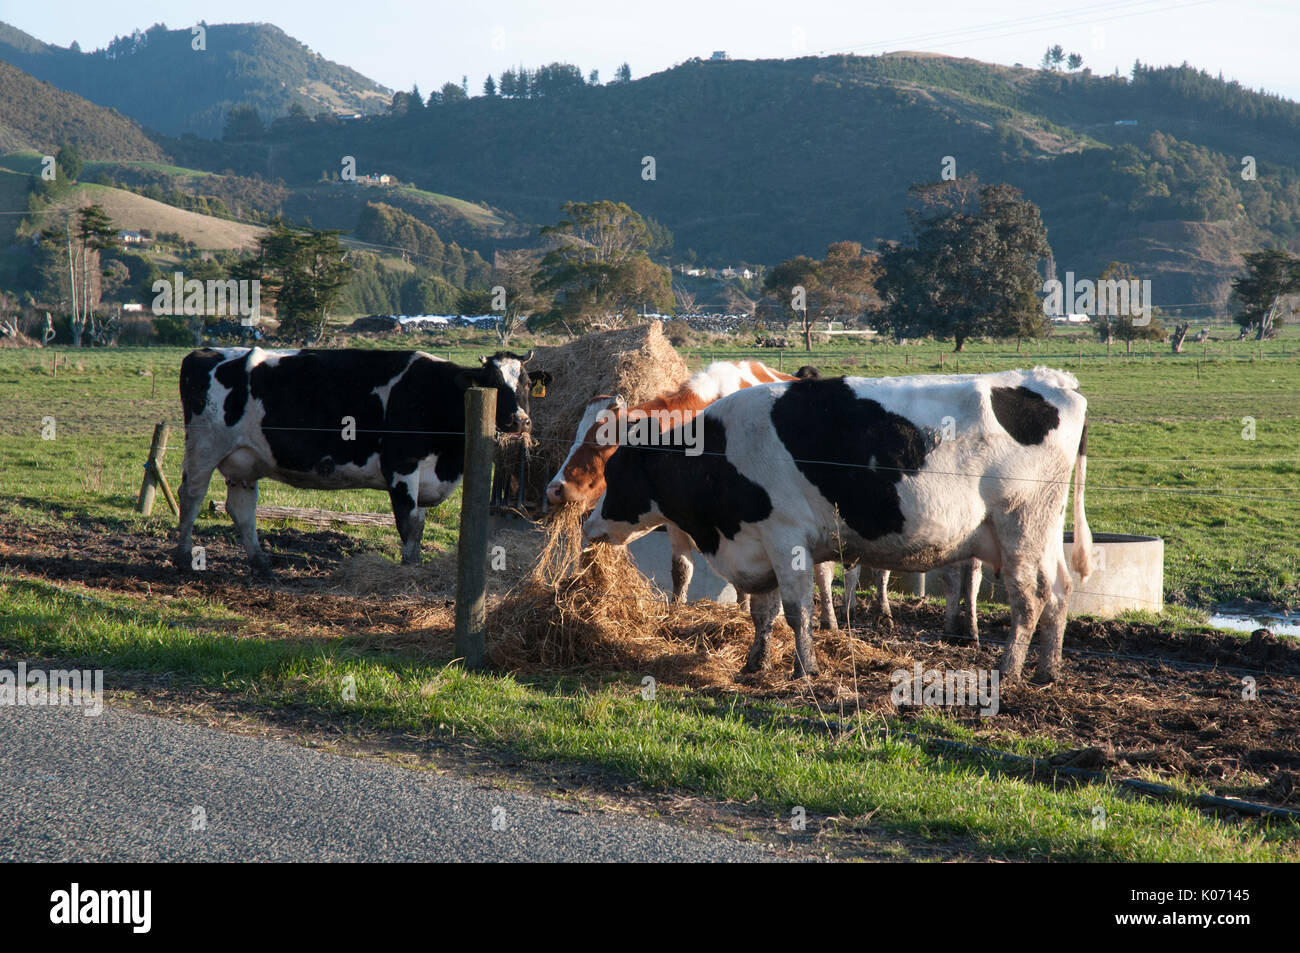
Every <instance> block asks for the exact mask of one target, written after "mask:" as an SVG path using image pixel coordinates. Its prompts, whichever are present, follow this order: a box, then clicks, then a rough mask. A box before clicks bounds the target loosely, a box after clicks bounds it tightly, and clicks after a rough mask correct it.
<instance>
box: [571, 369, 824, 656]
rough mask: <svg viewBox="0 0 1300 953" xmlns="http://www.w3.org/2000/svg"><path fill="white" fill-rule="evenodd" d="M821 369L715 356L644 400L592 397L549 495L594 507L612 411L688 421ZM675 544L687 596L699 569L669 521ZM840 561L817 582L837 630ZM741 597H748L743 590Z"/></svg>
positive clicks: (677, 577) (678, 586)
mask: <svg viewBox="0 0 1300 953" xmlns="http://www.w3.org/2000/svg"><path fill="white" fill-rule="evenodd" d="M818 376H819V375H818V373H817V369H816V368H814V367H812V366H804V367H801V368H800V369H799V372H798V374H797V375H793V374H783V373H782V372H780V371H775V370H773V369H772V368H770V367H768V366H767V365H766V364H764V363H763V362H762V361H715V362H714V363H712V364H710V365H709V366H708V367H706V368H704V370H702V371H698V372H696V373H695V374H693V375H691V377H690V378H688V379H687V381H686V383H684V384H682V386H681V387H679V388H677V389H676V390H675V391H671V392H670V393H667V394H662V395H660V396H659V397H655V398H653V399H651V400H648V401H646V402H644V403H642V404H637V405H635V406H633V407H629V406H627V404H626V403H625V402H623V401H622V400H621V398H618V397H610V396H607V395H602V396H599V397H593V398H592V399H591V400H590V401H589V402H588V403H587V406H586V408H585V409H584V410H583V414H582V420H581V421H580V422H579V424H578V431H577V433H576V434H575V435H574V441H573V446H572V447H570V449H569V455H568V456H567V457H566V458H565V460H564V463H563V464H561V465H560V469H559V470H558V471H557V472H556V474H555V476H554V477H553V478H552V479H551V482H550V484H548V485H547V487H546V500H547V502H548V503H550V504H552V505H557V506H558V505H563V504H566V503H576V504H580V505H581V506H582V507H583V508H584V509H587V510H590V509H591V508H592V507H593V506H595V505H596V501H597V500H599V499H600V497H601V494H602V493H604V492H605V464H606V462H607V461H608V460H609V458H610V456H611V455H612V454H613V453H614V451H615V450H616V449H618V443H617V441H615V440H612V439H606V437H605V434H607V433H608V432H609V431H610V430H616V429H617V428H610V427H607V426H606V425H607V424H608V423H610V422H611V415H612V416H614V417H623V418H633V419H636V418H648V419H651V420H659V421H663V422H665V424H664V425H665V426H667V422H668V421H672V422H673V424H674V425H675V424H680V423H687V422H689V421H690V420H691V419H692V418H694V417H695V415H696V414H698V413H699V412H700V411H701V410H703V409H704V408H705V407H707V406H709V404H711V403H713V402H714V401H715V400H718V399H720V398H722V397H726V396H727V395H728V394H734V393H735V392H736V391H739V390H743V389H744V388H746V387H754V386H757V385H760V384H771V383H775V382H778V381H793V380H812V379H816V378H817V377H818ZM668 538H669V543H670V545H671V546H672V554H673V555H672V578H673V601H674V602H677V603H684V602H686V594H687V590H688V589H689V588H690V584H691V576H692V575H693V574H694V572H695V566H694V563H693V562H692V561H691V550H692V548H693V547H692V545H691V540H690V537H689V536H687V535H686V534H685V533H683V532H682V531H681V530H679V529H678V528H677V527H675V526H672V525H671V524H670V525H669V526H668ZM834 569H835V566H834V564H833V563H830V562H827V563H823V564H819V565H818V566H817V570H816V572H817V587H818V591H819V592H820V593H821V596H822V614H821V624H822V625H823V626H824V627H826V628H829V629H831V630H832V631H838V628H839V627H838V625H837V623H836V621H835V610H834V605H833V603H832V601H831V580H832V577H833V575H834ZM740 598H741V601H742V603H743V602H744V601H745V597H744V596H741V597H740Z"/></svg>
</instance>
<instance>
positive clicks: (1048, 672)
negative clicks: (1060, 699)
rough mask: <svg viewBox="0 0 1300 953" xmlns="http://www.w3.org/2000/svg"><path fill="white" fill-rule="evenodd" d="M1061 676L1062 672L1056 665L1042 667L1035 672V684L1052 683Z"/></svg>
mask: <svg viewBox="0 0 1300 953" xmlns="http://www.w3.org/2000/svg"><path fill="white" fill-rule="evenodd" d="M1060 677H1061V673H1060V672H1059V671H1058V670H1057V669H1056V667H1055V666H1053V667H1052V668H1040V669H1038V671H1036V672H1034V684H1035V685H1050V684H1052V682H1054V681H1056V680H1057V679H1058V678H1060Z"/></svg>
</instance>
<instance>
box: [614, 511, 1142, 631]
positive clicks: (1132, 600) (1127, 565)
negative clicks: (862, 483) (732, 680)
mask: <svg viewBox="0 0 1300 953" xmlns="http://www.w3.org/2000/svg"><path fill="white" fill-rule="evenodd" d="M1073 542H1074V534H1073V533H1066V534H1065V550H1066V555H1067V557H1068V555H1069V550H1070V546H1071V544H1072V543H1073ZM628 550H629V552H630V553H631V554H632V558H633V560H634V561H635V562H636V565H637V568H638V569H640V570H641V572H643V573H644V574H645V575H646V576H647V577H648V578H649V579H650V581H651V582H653V583H654V584H655V585H656V586H658V587H659V588H660V589H662V590H663V591H664V592H672V588H673V584H672V570H671V564H672V548H671V547H670V546H669V543H668V534H667V533H664V532H655V533H648V534H646V535H645V536H643V537H641V538H640V539H638V540H637V541H636V542H634V543H632V545H631V546H629V547H628ZM692 556H693V558H694V560H695V575H694V576H693V577H692V578H691V586H690V591H689V598H690V600H691V601H692V602H694V601H695V600H697V599H713V600H715V601H717V602H722V603H732V602H735V601H736V592H735V590H734V589H733V588H732V587H731V585H730V584H729V583H727V582H725V581H724V580H722V579H721V578H719V577H718V576H717V575H716V574H715V573H714V572H713V570H712V569H710V568H709V564H708V562H707V561H706V560H705V559H704V557H703V556H701V555H700V554H699V553H693V554H692ZM1092 566H1093V570H1092V575H1091V576H1089V577H1088V581H1087V582H1086V583H1084V584H1083V585H1080V584H1079V577H1078V575H1077V574H1076V573H1074V572H1073V571H1071V572H1070V577H1071V578H1072V579H1073V580H1074V592H1073V593H1072V594H1071V596H1070V609H1069V614H1070V615H1072V616H1074V615H1091V616H1098V617H1100V618H1103V619H1111V618H1114V617H1115V616H1118V615H1120V614H1121V613H1123V612H1127V611H1129V610H1131V609H1146V610H1149V611H1151V612H1160V611H1161V610H1162V609H1163V608H1164V584H1165V541H1164V540H1163V539H1161V538H1160V537H1159V536H1128V535H1125V534H1123V533H1094V534H1093V536H1092ZM862 582H863V585H864V586H869V585H870V584H871V577H870V576H868V575H866V574H865V573H864V574H863V578H862ZM890 588H891V589H893V590H895V591H897V592H903V593H907V594H910V595H926V594H929V595H931V596H938V597H940V598H942V597H943V595H944V592H945V590H944V585H943V572H942V570H933V571H931V572H927V573H915V572H896V573H892V574H891V575H890ZM979 598H980V601H981V602H998V603H1003V604H1005V603H1006V601H1007V593H1006V587H1005V586H1003V585H1002V580H1000V579H996V578H995V577H994V575H993V573H991V572H985V574H984V580H983V582H982V583H981V585H980V596H979Z"/></svg>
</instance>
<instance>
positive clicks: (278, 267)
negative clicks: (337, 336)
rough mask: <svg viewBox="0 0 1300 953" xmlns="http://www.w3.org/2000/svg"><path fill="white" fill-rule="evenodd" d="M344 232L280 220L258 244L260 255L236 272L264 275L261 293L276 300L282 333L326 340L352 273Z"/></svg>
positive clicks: (300, 338) (296, 338)
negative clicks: (300, 228)
mask: <svg viewBox="0 0 1300 953" xmlns="http://www.w3.org/2000/svg"><path fill="white" fill-rule="evenodd" d="M339 234H340V233H339V232H337V231H330V230H326V231H317V230H315V229H308V230H305V231H298V230H294V229H291V228H289V227H288V226H286V225H285V224H284V223H283V222H279V221H277V222H274V223H273V224H272V225H271V227H270V229H269V231H268V232H267V234H266V235H264V236H263V237H262V238H261V239H260V241H259V243H258V255H257V257H256V258H252V259H249V260H247V261H246V262H245V263H243V264H242V265H241V266H240V267H239V268H238V269H237V271H238V272H239V273H238V274H236V275H234V277H237V278H256V279H258V280H259V281H260V282H261V288H260V291H261V295H262V296H265V297H268V298H270V299H271V300H273V301H274V302H275V310H276V317H277V318H278V319H279V321H280V329H279V336H280V337H282V338H286V339H288V340H294V341H303V342H305V343H308V344H312V343H315V342H317V341H319V340H320V338H321V336H322V333H323V332H324V330H325V323H326V321H328V320H329V312H330V309H331V308H332V307H333V306H334V305H335V303H336V302H337V301H338V299H339V296H340V295H341V294H342V292H343V287H344V286H345V285H346V284H347V283H348V281H349V280H350V279H351V277H352V266H351V265H349V264H348V263H347V261H346V254H345V252H344V250H343V246H342V245H341V244H340V243H339Z"/></svg>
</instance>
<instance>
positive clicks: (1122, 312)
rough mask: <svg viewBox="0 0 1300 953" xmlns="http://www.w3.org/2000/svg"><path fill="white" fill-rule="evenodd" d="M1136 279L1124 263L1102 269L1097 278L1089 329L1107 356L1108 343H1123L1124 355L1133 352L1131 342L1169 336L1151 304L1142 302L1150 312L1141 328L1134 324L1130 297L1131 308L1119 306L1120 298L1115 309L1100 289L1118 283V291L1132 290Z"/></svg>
mask: <svg viewBox="0 0 1300 953" xmlns="http://www.w3.org/2000/svg"><path fill="white" fill-rule="evenodd" d="M1137 281H1138V278H1137V275H1136V274H1135V273H1134V271H1133V268H1132V266H1131V265H1128V264H1127V263H1125V262H1119V261H1112V262H1111V263H1110V264H1109V265H1107V266H1106V267H1105V268H1103V269H1102V272H1101V275H1100V276H1099V277H1098V278H1097V292H1096V304H1095V311H1096V313H1095V314H1094V315H1093V318H1092V326H1093V328H1094V330H1096V332H1097V338H1098V340H1100V341H1101V343H1102V344H1105V345H1106V346H1107V353H1108V354H1109V353H1110V342H1111V341H1114V340H1120V341H1123V342H1124V351H1125V353H1127V354H1131V353H1132V352H1133V342H1134V341H1141V340H1152V341H1163V340H1164V339H1165V337H1166V336H1167V335H1168V333H1169V332H1168V331H1166V330H1165V326H1164V324H1163V323H1162V322H1161V321H1160V318H1159V316H1158V313H1157V311H1156V309H1155V308H1153V307H1152V306H1151V302H1150V301H1147V302H1144V304H1145V306H1146V307H1147V308H1148V309H1150V310H1148V311H1147V313H1146V315H1145V318H1144V320H1143V322H1142V323H1141V324H1137V323H1135V322H1134V320H1133V312H1134V311H1135V310H1136V304H1135V303H1134V302H1133V299H1132V296H1131V293H1130V295H1129V296H1128V300H1129V302H1130V307H1129V308H1128V309H1127V313H1126V309H1125V308H1124V307H1123V305H1122V303H1123V301H1124V300H1125V298H1124V297H1123V296H1120V298H1119V304H1120V307H1118V308H1114V310H1113V311H1112V308H1113V306H1114V305H1115V304H1116V302H1115V301H1114V300H1113V298H1112V296H1111V295H1110V294H1109V293H1107V292H1104V291H1103V290H1102V289H1103V288H1105V287H1106V286H1107V285H1108V284H1111V283H1114V282H1118V283H1119V285H1120V287H1121V288H1122V287H1123V286H1125V285H1127V286H1128V287H1130V288H1132V287H1134V286H1135V285H1136V284H1137Z"/></svg>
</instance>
